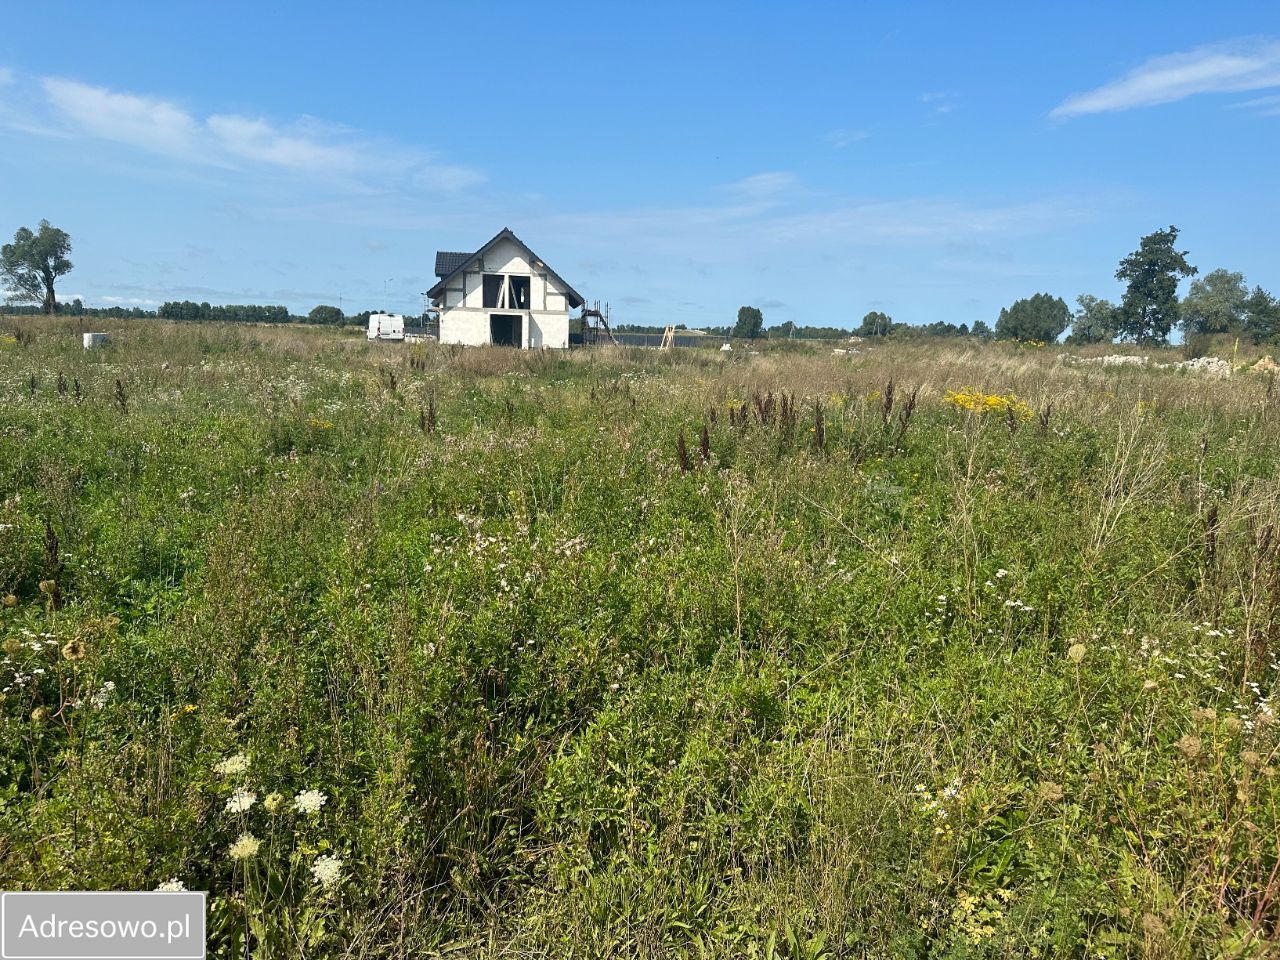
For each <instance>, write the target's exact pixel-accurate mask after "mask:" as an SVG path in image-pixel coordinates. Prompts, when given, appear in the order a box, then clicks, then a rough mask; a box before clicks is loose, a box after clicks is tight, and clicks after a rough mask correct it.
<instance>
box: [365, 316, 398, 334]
mask: <svg viewBox="0 0 1280 960" xmlns="http://www.w3.org/2000/svg"><path fill="white" fill-rule="evenodd" d="M369 339H370V340H403V339H404V317H402V316H400V314H398V313H371V314H369Z"/></svg>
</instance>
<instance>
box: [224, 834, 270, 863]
mask: <svg viewBox="0 0 1280 960" xmlns="http://www.w3.org/2000/svg"><path fill="white" fill-rule="evenodd" d="M260 846H262V841H261V840H259V839H258V838H257V837H255V836H254V835H253V834H252V833H242V834H240V837H239V838H238V839H237V840H236V842H235V843H233V844H232V845H231V846H230V848H228V850H227V852H228V853H229V854H231V859H232V860H248V859H249V858H250V857H252V856H253V855H254V854H256V853H257V852H258V848H259V847H260Z"/></svg>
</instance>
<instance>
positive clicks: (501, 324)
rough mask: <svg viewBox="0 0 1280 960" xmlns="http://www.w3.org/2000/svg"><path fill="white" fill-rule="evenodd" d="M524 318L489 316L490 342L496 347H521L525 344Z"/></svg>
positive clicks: (499, 315)
mask: <svg viewBox="0 0 1280 960" xmlns="http://www.w3.org/2000/svg"><path fill="white" fill-rule="evenodd" d="M523 319H524V318H523V317H521V316H519V315H518V314H510V313H491V314H489V342H490V343H492V344H493V345H494V346H495V347H520V346H523V345H524V344H523V343H522V342H521V341H522V339H523V338H522V336H521V334H522V333H523V330H522V329H521V328H522V327H523V323H522V322H521V321H522V320H523Z"/></svg>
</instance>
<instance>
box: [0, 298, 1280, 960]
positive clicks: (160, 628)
mask: <svg viewBox="0 0 1280 960" xmlns="http://www.w3.org/2000/svg"><path fill="white" fill-rule="evenodd" d="M0 326H3V325H2V324H0ZM15 331H16V332H18V333H20V334H21V336H20V337H19V338H18V339H17V340H16V341H15V340H14V339H13V338H12V337H2V338H0V598H3V607H2V608H0V642H2V643H3V653H2V654H0V689H2V690H3V702H2V703H0V732H2V735H0V887H4V888H27V889H33V888H34V889H41V888H43V889H57V888H87V889H94V888H117V889H153V888H155V887H157V886H160V885H162V884H182V885H185V886H186V887H187V888H190V889H199V890H208V891H210V901H209V902H210V918H209V928H210V932H211V941H210V944H211V946H210V955H211V956H218V957H231V956H240V955H242V952H243V951H244V949H245V946H246V944H247V946H248V948H249V952H250V954H251V955H252V956H254V957H264V958H268V957H269V958H276V957H280V958H285V957H338V956H359V957H424V956H431V955H434V954H435V953H437V952H440V953H446V954H448V955H449V956H451V957H453V956H456V957H482V956H484V957H487V956H503V957H557V958H558V957H583V958H585V957H632V956H635V957H641V956H643V957H682V956H683V957H699V958H707V957H725V958H729V957H760V958H765V957H774V958H783V957H785V958H790V960H800V958H807V960H814V958H819V957H860V956H878V957H1002V956H1041V957H1050V956H1084V955H1088V956H1090V957H1099V956H1103V957H1111V956H1133V955H1144V956H1174V957H1178V956H1186V957H1191V956H1251V957H1252V956H1270V955H1272V954H1271V953H1269V952H1268V951H1271V950H1273V949H1276V947H1274V946H1273V944H1275V943H1276V942H1277V941H1278V940H1280V929H1278V925H1280V902H1278V901H1277V895H1278V894H1280V857H1278V851H1277V845H1278V843H1280V816H1278V811H1277V800H1278V799H1280V778H1277V775H1276V770H1277V767H1280V764H1278V763H1277V761H1276V753H1277V741H1278V733H1280V727H1278V726H1277V722H1276V719H1275V715H1274V712H1273V708H1274V703H1275V701H1274V696H1273V695H1274V692H1275V689H1276V678H1277V673H1278V672H1280V662H1278V661H1277V659H1276V658H1277V656H1280V476H1278V470H1277V451H1278V450H1280V391H1275V390H1273V385H1272V383H1271V382H1270V380H1269V379H1268V378H1267V377H1265V376H1262V375H1255V374H1249V373H1239V374H1237V375H1236V376H1234V377H1232V378H1231V379H1229V380H1224V381H1210V380H1204V379H1197V378H1195V377H1193V376H1189V375H1187V374H1184V373H1178V372H1173V371H1153V370H1142V369H1133V368H1102V367H1086V366H1074V365H1072V364H1070V363H1068V362H1065V361H1064V360H1063V357H1062V355H1061V354H1060V353H1058V352H1055V350H1054V349H1053V348H1050V349H1047V350H1029V349H1018V348H1016V347H1012V346H1007V345H1003V344H992V345H987V346H984V347H978V346H973V345H966V344H957V343H955V342H952V343H930V342H924V343H918V342H917V343H908V344H901V345H895V344H886V345H883V346H875V347H872V348H870V349H868V350H867V351H865V352H864V353H862V354H860V355H846V356H834V355H829V354H828V353H826V352H825V351H823V352H795V353H777V354H774V353H769V352H764V353H762V354H760V355H750V354H748V353H746V352H744V351H742V350H739V351H736V352H735V353H733V354H730V355H721V354H719V353H713V352H710V351H707V352H701V351H676V352H674V353H672V354H662V353H659V352H657V351H640V350H635V351H610V350H600V351H594V352H593V351H582V352H575V353H573V354H571V355H533V356H531V355H525V354H520V353H518V352H516V351H500V350H492V351H491V350H471V351H466V352H460V351H456V350H449V349H440V348H434V349H426V348H421V347H417V348H405V347H395V346H386V345H384V346H377V347H372V346H369V345H367V344H365V343H364V342H363V340H361V339H358V338H357V339H353V338H350V337H342V336H340V335H338V334H335V333H333V332H327V331H314V330H294V329H287V330H267V329H254V328H243V327H242V328H232V327H184V326H174V325H168V324H164V323H160V322H158V321H142V322H136V323H130V324H125V325H121V326H118V327H117V328H115V329H114V342H113V344H112V345H111V346H109V347H108V348H106V349H104V350H100V351H94V352H85V351H82V350H81V348H80V346H79V341H78V338H77V337H76V336H75V334H74V329H73V328H72V327H71V326H68V325H64V324H62V323H61V322H55V323H53V324H46V323H45V322H43V321H41V320H39V319H38V318H31V319H29V320H24V321H10V322H8V327H7V328H5V329H2V330H0V334H4V333H10V334H11V333H13V332H15ZM890 384H891V385H892V386H891V387H890ZM819 411H820V412H819ZM704 427H705V430H706V432H705V435H704V434H703V430H704Z"/></svg>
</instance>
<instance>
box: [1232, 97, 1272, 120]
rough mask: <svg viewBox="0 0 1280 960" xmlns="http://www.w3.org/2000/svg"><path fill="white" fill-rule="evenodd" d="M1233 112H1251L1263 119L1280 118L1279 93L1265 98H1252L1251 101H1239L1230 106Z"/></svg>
mask: <svg viewBox="0 0 1280 960" xmlns="http://www.w3.org/2000/svg"><path fill="white" fill-rule="evenodd" d="M1231 107H1232V109H1235V110H1253V111H1255V112H1257V113H1258V114H1260V115H1262V116H1264V117H1280V93H1273V94H1271V95H1269V96H1266V97H1254V98H1253V99H1252V100H1241V101H1240V102H1239V103H1233V104H1231Z"/></svg>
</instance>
